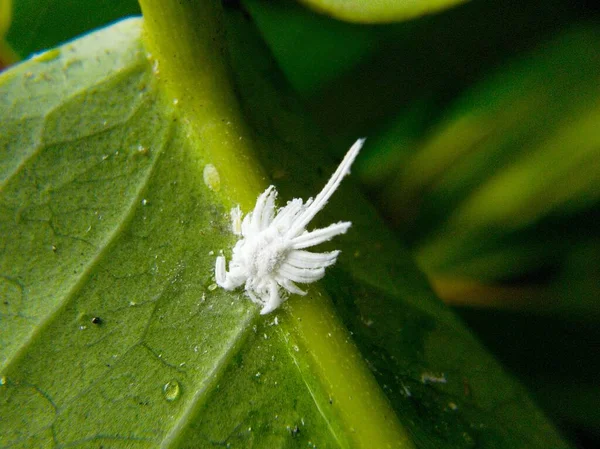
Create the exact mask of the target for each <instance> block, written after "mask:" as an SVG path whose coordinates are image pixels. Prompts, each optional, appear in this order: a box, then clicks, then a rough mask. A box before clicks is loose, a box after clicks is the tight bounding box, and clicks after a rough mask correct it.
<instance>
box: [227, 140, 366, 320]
mask: <svg viewBox="0 0 600 449" xmlns="http://www.w3.org/2000/svg"><path fill="white" fill-rule="evenodd" d="M363 143H364V139H359V140H357V141H356V142H355V143H354V145H352V147H351V148H350V150H349V151H348V153H347V154H346V156H345V157H344V159H343V160H342V162H341V164H340V165H339V167H338V168H337V170H336V171H335V172H334V174H333V175H332V176H331V178H330V179H329V181H328V182H327V184H326V185H325V187H324V188H323V190H321V192H319V194H318V195H317V196H316V197H315V198H314V199H313V198H309V199H308V200H307V201H306V203H304V202H303V201H302V199H301V198H294V199H293V200H291V201H289V202H288V203H287V205H286V206H284V207H282V208H281V209H279V210H277V209H276V206H275V200H276V198H277V190H276V189H275V187H274V186H270V187H269V188H268V189H267V190H265V191H264V192H263V193H262V194H261V195H260V196H259V197H258V199H257V200H256V205H255V206H254V210H253V211H252V212H249V213H248V214H247V215H246V216H245V217H244V219H243V220H241V218H242V212H241V211H240V209H239V208H235V209H233V210H232V211H231V217H232V222H233V229H234V233H235V234H236V235H239V236H240V237H241V238H240V240H238V242H237V243H236V244H235V246H234V248H233V255H232V258H231V261H230V262H229V271H226V269H225V257H224V256H218V257H217V260H216V264H215V278H216V281H217V284H218V285H219V286H221V287H222V288H224V289H226V290H234V289H236V288H238V287H241V286H242V285H244V288H245V290H246V294H247V295H248V296H249V297H250V299H251V300H252V301H253V302H255V303H257V304H260V305H262V309H261V311H260V313H261V315H264V314H267V313H269V312H272V311H273V310H275V309H277V308H278V307H279V306H280V305H281V303H282V302H283V300H284V297H283V296H282V292H281V289H283V290H284V291H286V292H288V293H292V294H297V295H305V294H306V292H305V291H303V290H301V289H300V288H299V287H298V286H297V285H296V282H298V283H301V284H309V283H311V282H315V281H318V280H319V279H321V278H322V277H323V276H324V275H325V268H326V267H328V266H330V265H333V264H334V263H335V262H336V259H337V256H338V254H339V253H340V252H339V251H331V252H326V253H316V252H311V251H306V248H310V247H311V246H315V245H318V244H320V243H323V242H326V241H328V240H331V239H332V238H333V237H335V236H336V235H339V234H344V233H345V232H346V231H347V230H348V228H349V227H350V226H351V223H350V222H348V221H346V222H339V223H334V224H332V225H329V226H327V227H325V228H320V229H315V230H312V231H307V230H306V226H308V224H309V223H310V221H311V220H312V219H313V218H314V217H315V215H317V213H318V212H319V211H320V210H321V209H323V207H325V205H326V204H327V201H328V200H329V198H330V197H331V195H333V193H334V192H335V191H336V189H337V188H338V186H339V185H340V183H341V182H342V179H343V178H344V176H346V175H347V174H348V173H350V166H351V165H352V162H354V159H355V158H356V156H357V155H358V152H359V151H360V149H361V147H362V145H363ZM240 222H241V224H240Z"/></svg>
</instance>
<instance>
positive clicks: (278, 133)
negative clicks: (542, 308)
mask: <svg viewBox="0 0 600 449" xmlns="http://www.w3.org/2000/svg"><path fill="white" fill-rule="evenodd" d="M144 4H145V10H144V13H145V21H146V22H145V24H146V25H145V34H142V21H141V20H138V19H136V20H128V21H124V22H121V23H119V24H117V25H115V26H113V27H110V28H107V29H105V30H103V31H100V32H97V33H94V34H91V35H89V36H87V37H85V38H82V39H80V40H78V41H76V42H74V43H71V44H67V45H65V46H63V47H60V48H58V49H56V50H51V51H50V52H48V53H45V54H43V55H40V56H38V57H37V58H34V59H32V60H29V61H27V62H25V63H23V64H21V65H19V66H16V67H14V68H13V69H11V70H9V71H8V72H6V73H4V74H3V75H2V76H1V77H0V92H1V93H2V95H1V96H0V99H1V101H2V106H1V109H0V114H2V117H1V120H0V136H1V137H0V149H1V152H0V154H1V158H2V159H1V162H2V163H1V165H0V167H1V168H2V171H1V178H0V226H1V228H0V235H2V247H1V248H0V280H1V284H0V288H2V292H3V295H2V296H3V298H4V299H3V302H2V304H0V307H1V309H0V311H1V315H0V319H1V320H2V321H1V326H2V333H0V344H1V345H2V346H0V348H1V349H0V351H1V352H0V354H1V357H2V358H1V359H0V360H1V363H2V365H1V368H0V380H1V382H0V384H1V385H0V416H2V420H3V421H2V426H3V431H2V432H1V436H0V447H11V448H15V447H23V448H32V447H84V448H86V447H90V448H91V447H98V446H104V447H116V448H118V447H127V448H138V447H139V448H147V447H148V448H149V447H159V446H160V447H173V448H175V447H182V448H183V447H190V448H192V447H193V448H198V447H223V446H225V447H227V446H229V447H256V448H278V447H281V448H284V447H285V448H292V447H321V448H323V447H325V448H327V447H331V448H340V447H341V448H350V447H354V448H370V447H398V448H411V447H419V448H440V447H444V448H445V447H449V448H468V447H489V448H503V447H506V448H519V447H522V448H548V447H556V448H563V447H564V448H566V447H568V445H567V444H566V443H564V442H562V441H561V440H560V438H559V437H558V436H557V434H556V432H555V431H554V430H553V429H552V427H551V426H550V425H549V424H548V423H547V421H546V420H545V418H544V417H543V416H542V415H541V413H540V412H539V411H538V410H537V409H536V408H535V406H534V405H533V404H532V403H531V401H530V400H529V399H528V397H527V394H526V393H525V392H524V391H523V389H522V388H521V387H520V386H519V385H518V384H516V383H515V382H514V380H512V379H511V378H510V376H508V375H507V374H506V373H504V372H503V370H502V368H501V367H500V366H499V365H498V363H497V362H496V361H494V359H493V358H492V357H490V356H489V355H488V354H486V353H485V351H484V350H483V349H482V347H481V346H480V345H479V344H478V343H477V342H476V341H475V340H474V339H473V337H472V336H471V335H470V333H469V332H468V331H467V330H466V329H465V328H464V326H462V325H461V324H460V322H459V321H458V320H457V319H456V318H455V317H454V316H453V315H452V314H451V313H450V312H449V311H448V309H446V308H445V307H444V306H443V305H442V304H441V303H440V302H439V301H438V300H437V299H436V298H435V297H434V295H433V294H432V293H431V290H430V289H429V287H428V286H427V284H426V281H425V279H424V278H423V276H422V275H421V274H420V273H419V272H418V270H417V269H416V268H415V266H414V264H413V262H412V261H411V259H410V257H409V255H408V253H407V252H406V251H405V250H404V249H403V248H401V247H400V246H399V245H398V244H397V243H396V242H395V240H394V238H393V235H392V234H391V233H390V232H389V231H387V230H386V229H385V227H384V226H383V225H382V223H381V221H380V220H379V219H378V218H377V216H376V214H375V213H374V212H373V209H372V208H371V207H370V206H369V205H368V203H367V202H366V201H365V200H364V199H363V198H362V196H361V195H360V193H359V192H358V191H357V189H356V188H354V187H353V186H352V184H351V182H345V184H344V186H343V188H342V189H341V191H340V192H338V194H336V196H335V197H334V198H333V199H332V201H331V203H330V204H329V205H328V208H327V209H326V210H325V211H324V212H323V214H322V215H320V216H319V218H318V220H317V223H315V226H319V225H323V224H327V223H330V222H333V221H339V220H340V219H350V220H352V222H353V228H352V232H351V233H350V234H349V235H347V236H345V237H344V238H340V239H339V240H338V241H336V242H335V243H334V244H332V245H330V246H331V247H332V248H333V247H336V248H340V249H342V250H343V257H341V258H340V261H339V263H338V265H336V266H335V267H333V268H332V269H331V270H330V272H329V273H328V276H327V277H326V278H325V279H324V281H323V282H322V284H321V285H318V286H313V287H311V288H310V292H309V295H307V296H306V297H303V298H300V297H293V298H290V300H289V301H288V302H287V303H285V305H284V306H283V307H282V309H281V310H279V311H277V312H275V313H274V314H272V315H268V316H266V317H260V316H259V315H258V309H257V308H256V307H255V306H254V305H253V304H252V303H251V302H250V301H248V300H247V299H246V298H245V297H244V296H243V295H242V293H241V292H239V291H238V292H233V293H231V292H225V291H223V290H221V289H219V288H216V285H215V284H214V278H213V267H214V261H215V254H216V253H218V252H219V251H220V250H224V251H225V253H226V254H229V251H230V248H231V246H232V244H233V243H234V241H235V238H234V236H233V235H232V234H231V232H230V225H229V217H228V210H229V209H230V207H232V206H233V205H234V204H236V203H241V205H242V208H243V209H244V210H245V211H247V210H248V209H249V208H250V207H251V206H252V203H253V202H254V199H255V198H256V195H257V193H258V192H260V190H261V189H263V188H264V186H265V185H267V180H268V179H273V180H275V182H276V183H277V186H278V190H279V191H280V196H281V198H280V204H282V203H283V202H284V201H285V200H287V199H290V198H292V197H304V198H307V197H308V196H310V195H314V194H315V193H316V192H317V191H318V189H320V188H321V186H322V185H323V184H324V183H325V181H326V179H327V177H328V175H329V173H331V171H332V166H333V165H334V164H331V161H329V160H328V159H327V157H326V156H325V155H324V154H322V153H321V152H320V151H319V149H320V148H322V147H323V143H322V139H321V138H320V136H319V135H318V133H317V132H316V131H315V130H314V129H313V127H312V124H311V123H310V121H309V120H308V119H307V118H306V117H305V116H304V115H303V114H302V113H301V111H300V110H299V108H298V107H297V105H296V103H295V100H294V99H293V97H292V96H290V95H289V93H288V91H287V90H286V88H285V85H284V83H283V81H282V79H281V78H280V77H278V75H276V74H277V72H276V70H274V66H273V65H272V61H271V59H270V57H269V55H268V54H267V53H266V52H265V51H264V48H263V46H262V42H261V41H260V39H259V38H258V37H257V34H256V31H255V30H254V28H253V27H252V26H251V24H250V23H249V22H248V21H247V19H246V18H245V17H244V16H243V15H242V14H241V13H239V12H238V11H235V10H231V11H227V14H225V19H226V21H225V24H226V25H227V26H228V28H227V36H228V39H229V40H228V41H227V42H225V41H224V40H223V35H224V33H223V25H221V21H220V20H221V19H220V17H221V14H222V12H220V11H219V9H218V8H217V7H215V6H214V5H213V4H212V3H206V2H199V3H193V4H192V3H190V4H179V3H178V2H172V3H169V5H170V6H169V8H163V6H164V4H165V3H164V2H154V1H146V2H144ZM197 20H202V21H203V23H204V26H203V27H198V26H197V25H198V23H197ZM165 23H171V24H177V26H171V27H165V26H164V24H165ZM175 41H176V42H178V45H177V46H174V45H173V42H175ZM226 44H227V49H228V51H229V53H230V55H231V59H230V60H229V62H227V60H226V59H224V56H223V55H225V54H227V52H226V50H225V47H224V46H225V45H226ZM149 53H151V54H152V56H151V57H150V56H149ZM248 55H252V56H253V57H252V58H249V57H248ZM229 64H230V65H231V66H232V67H233V70H232V71H229ZM265 74H270V75H269V76H268V77H267V76H265ZM232 86H235V94H234V90H233V89H232ZM209 164H211V165H212V166H213V168H214V169H216V172H217V173H218V174H219V176H218V178H216V177H215V176H212V177H209V178H206V177H205V176H204V171H205V168H206V167H207V166H208V165H209ZM211 172H212V173H213V174H214V173H215V172H214V170H213V169H211ZM217 179H218V182H217Z"/></svg>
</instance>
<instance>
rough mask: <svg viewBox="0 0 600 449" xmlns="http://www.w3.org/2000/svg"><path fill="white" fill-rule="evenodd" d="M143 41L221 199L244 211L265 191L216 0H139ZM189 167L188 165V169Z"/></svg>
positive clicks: (219, 8)
mask: <svg viewBox="0 0 600 449" xmlns="http://www.w3.org/2000/svg"><path fill="white" fill-rule="evenodd" d="M140 6H141V8H142V13H143V16H144V27H145V36H144V38H145V44H146V47H147V48H148V49H149V51H150V53H151V56H150V57H151V59H152V60H154V65H155V73H156V75H157V77H158V78H159V80H160V81H161V82H162V83H163V86H164V90H165V92H166V94H167V97H168V98H170V99H171V101H173V102H174V104H175V107H176V108H177V109H179V110H180V111H182V121H183V124H184V125H185V126H186V128H187V132H188V135H189V137H190V140H191V141H192V142H193V143H194V144H195V146H196V147H198V148H201V149H202V150H203V152H204V153H206V154H208V156H209V158H210V159H211V163H212V164H213V165H214V166H215V167H216V168H217V170H218V172H219V176H220V182H221V187H222V189H223V197H224V198H235V201H236V202H237V203H238V204H240V205H241V206H242V208H243V209H245V210H248V209H249V208H251V207H252V206H253V205H254V202H255V200H256V197H257V195H258V194H259V193H260V192H261V191H262V190H264V188H265V187H266V185H265V181H264V179H265V176H264V174H263V173H262V172H261V170H260V168H259V167H260V165H259V164H258V163H257V162H256V159H255V156H254V151H253V149H252V140H251V138H250V133H249V131H248V129H247V128H246V126H245V125H244V123H245V122H244V120H243V118H242V114H241V112H240V110H239V107H238V103H237V100H236V99H235V97H234V89H233V84H232V81H231V76H230V70H229V67H228V63H227V50H226V46H225V39H224V33H223V26H222V17H221V16H222V10H221V7H220V2H218V1H215V0H203V1H173V0H168V1H165V0H140ZM190 168H192V167H190Z"/></svg>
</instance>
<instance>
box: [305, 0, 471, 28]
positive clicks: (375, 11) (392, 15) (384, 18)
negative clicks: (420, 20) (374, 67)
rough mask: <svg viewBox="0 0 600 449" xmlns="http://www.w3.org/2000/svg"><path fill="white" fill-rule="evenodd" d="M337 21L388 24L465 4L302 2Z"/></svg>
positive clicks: (450, 0)
mask: <svg viewBox="0 0 600 449" xmlns="http://www.w3.org/2000/svg"><path fill="white" fill-rule="evenodd" d="M299 1H300V2H302V3H304V4H305V5H306V6H309V7H311V8H314V9H315V10H317V11H319V12H322V13H324V14H327V15H330V16H332V17H335V18H337V19H341V20H347V21H349V22H360V23H388V22H396V21H400V20H407V19H411V18H413V17H418V16H422V15H424V14H431V13H434V12H437V11H440V10H443V9H446V8H449V7H451V6H455V5H458V4H460V3H464V2H465V1H466V0H369V1H364V0H299Z"/></svg>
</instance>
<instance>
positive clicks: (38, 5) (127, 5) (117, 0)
mask: <svg viewBox="0 0 600 449" xmlns="http://www.w3.org/2000/svg"><path fill="white" fill-rule="evenodd" d="M3 1H6V0H0V3H2V2H3ZM11 1H12V3H13V17H12V24H11V27H10V30H9V32H8V35H7V36H6V39H7V41H8V42H9V44H10V45H11V46H12V48H13V49H14V50H15V51H16V52H17V53H18V54H19V55H21V57H27V56H29V55H30V54H32V53H37V52H40V51H43V50H45V49H47V48H50V47H54V46H56V45H58V44H60V43H62V42H65V41H66V40H68V39H73V38H74V37H76V36H78V35H80V34H82V33H86V32H88V31H90V30H92V29H94V28H99V27H101V26H104V25H107V24H109V23H110V22H113V21H115V20H117V19H121V18H123V17H126V16H130V15H136V14H139V13H140V8H139V5H138V3H137V1H136V0H102V1H89V0H77V1H55V0H11ZM9 3H10V2H9ZM0 16H1V14H0Z"/></svg>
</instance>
